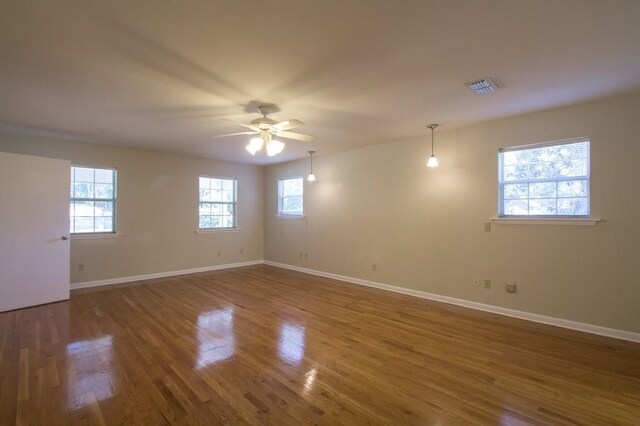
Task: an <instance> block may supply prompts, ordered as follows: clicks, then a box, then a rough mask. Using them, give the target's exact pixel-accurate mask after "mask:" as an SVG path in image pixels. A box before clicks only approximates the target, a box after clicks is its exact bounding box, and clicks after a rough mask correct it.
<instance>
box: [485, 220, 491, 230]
mask: <svg viewBox="0 0 640 426" xmlns="http://www.w3.org/2000/svg"><path fill="white" fill-rule="evenodd" d="M484 232H491V222H485V223H484Z"/></svg>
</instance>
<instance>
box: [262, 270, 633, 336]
mask: <svg viewBox="0 0 640 426" xmlns="http://www.w3.org/2000/svg"><path fill="white" fill-rule="evenodd" d="M264 263H265V264H266V265H271V266H276V267H278V268H284V269H291V270H293V271H298V272H304V273H306V274H311V275H317V276H320V277H326V278H332V279H334V280H338V281H345V282H348V283H353V284H358V285H364V286H367V287H374V288H378V289H382V290H387V291H393V292H395V293H402V294H407V295H409V296H415V297H420V298H422V299H429V300H435V301H437V302H444V303H449V304H452V305H458V306H463V307H465V308H471V309H477V310H480V311H486V312H491V313H494V314H499V315H506V316H508V317H514V318H520V319H524V320H528V321H533V322H538V323H542V324H548V325H554V326H557V327H562V328H568V329H571V330H577V331H583V332H585V333H591V334H598V335H600V336H606V337H613V338H614V339H622V340H628V341H631V342H638V343H640V333H634V332H632V331H625V330H617V329H614V328H607V327H601V326H599V325H593V324H586V323H582V322H577V321H570V320H565V319H561V318H555V317H549V316H546V315H538V314H532V313H530V312H523V311H517V310H515V309H509V308H502V307H500V306H493V305H487V304H484V303H478V302H472V301H470V300H464V299H456V298H454V297H448V296H442V295H439V294H434V293H427V292H425V291H419V290H412V289H409V288H403V287H397V286H393V285H389V284H383V283H378V282H375V281H368V280H363V279H360V278H353V277H347V276H344V275H337V274H332V273H329V272H323V271H318V270H315V269H308V268H302V267H300V266H294V265H288V264H285V263H278V262H272V261H269V260H265V261H264Z"/></svg>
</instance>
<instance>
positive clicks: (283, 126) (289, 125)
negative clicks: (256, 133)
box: [273, 120, 304, 130]
mask: <svg viewBox="0 0 640 426" xmlns="http://www.w3.org/2000/svg"><path fill="white" fill-rule="evenodd" d="M302 126H304V123H303V122H302V121H300V120H286V121H281V122H279V123H276V124H274V125H273V127H275V128H276V129H278V130H289V129H297V128H300V127H302Z"/></svg>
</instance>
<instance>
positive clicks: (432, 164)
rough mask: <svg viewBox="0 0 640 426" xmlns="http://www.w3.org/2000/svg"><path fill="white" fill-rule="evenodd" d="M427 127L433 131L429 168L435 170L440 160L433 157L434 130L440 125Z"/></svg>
mask: <svg viewBox="0 0 640 426" xmlns="http://www.w3.org/2000/svg"><path fill="white" fill-rule="evenodd" d="M427 127H428V128H430V129H431V157H429V160H428V161H427V167H430V168H434V167H438V159H437V158H436V156H435V155H433V129H435V128H436V127H438V125H437V124H429V125H428V126H427Z"/></svg>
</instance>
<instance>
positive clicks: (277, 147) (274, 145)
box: [267, 139, 284, 157]
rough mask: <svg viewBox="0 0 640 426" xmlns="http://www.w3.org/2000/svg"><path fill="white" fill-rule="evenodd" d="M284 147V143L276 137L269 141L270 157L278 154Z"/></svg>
mask: <svg viewBox="0 0 640 426" xmlns="http://www.w3.org/2000/svg"><path fill="white" fill-rule="evenodd" d="M283 149H284V143H282V142H280V141H277V140H275V139H272V140H270V141H269V142H267V155H268V156H269V157H273V156H274V155H278V154H280V153H281V152H282V150H283Z"/></svg>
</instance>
